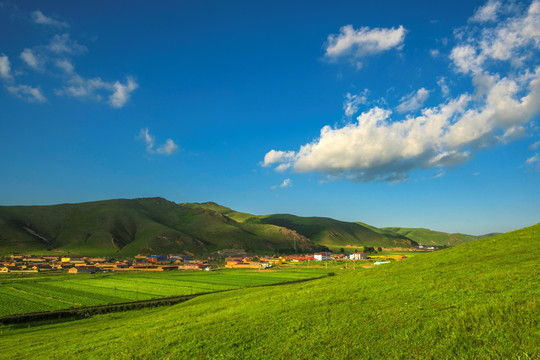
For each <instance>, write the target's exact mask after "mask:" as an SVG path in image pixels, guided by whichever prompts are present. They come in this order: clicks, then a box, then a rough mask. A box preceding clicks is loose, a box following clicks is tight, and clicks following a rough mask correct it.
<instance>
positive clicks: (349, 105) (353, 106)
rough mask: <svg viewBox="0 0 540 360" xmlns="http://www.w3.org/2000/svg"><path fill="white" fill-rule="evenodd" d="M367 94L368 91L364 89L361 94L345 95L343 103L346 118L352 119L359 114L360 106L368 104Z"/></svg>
mask: <svg viewBox="0 0 540 360" xmlns="http://www.w3.org/2000/svg"><path fill="white" fill-rule="evenodd" d="M367 93H368V90H367V89H364V91H362V92H361V93H360V94H351V93H347V94H346V95H345V102H344V103H343V111H345V116H347V117H351V116H353V115H354V114H356V113H357V112H358V109H359V107H360V105H361V104H365V103H366V102H367Z"/></svg>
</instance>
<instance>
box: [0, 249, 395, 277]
mask: <svg viewBox="0 0 540 360" xmlns="http://www.w3.org/2000/svg"><path fill="white" fill-rule="evenodd" d="M387 258H392V260H402V259H404V258H405V256H397V257H387ZM368 259H369V257H368V256H367V254H366V253H363V252H354V253H352V254H349V255H345V254H332V253H330V252H319V253H315V254H310V255H301V256H299V255H289V256H280V257H270V256H259V257H253V256H247V254H246V255H243V256H228V257H226V258H225V267H226V268H235V269H259V270H260V269H267V268H271V267H274V266H278V265H280V264H283V263H287V262H288V263H301V262H306V261H330V260H354V261H358V260H368ZM213 260H215V259H214V258H212V257H210V258H208V259H206V260H198V259H193V258H189V257H185V256H183V255H142V254H139V255H137V256H135V257H134V258H133V259H132V260H117V259H114V258H110V257H86V256H85V257H71V256H55V255H44V256H25V255H11V256H9V257H5V258H0V273H24V272H41V271H67V272H69V273H75V274H76V273H94V272H103V271H167V270H207V271H208V270H211V268H212V267H215V266H219V265H222V264H223V263H222V262H217V265H216V263H214V265H210V264H209V261H213Z"/></svg>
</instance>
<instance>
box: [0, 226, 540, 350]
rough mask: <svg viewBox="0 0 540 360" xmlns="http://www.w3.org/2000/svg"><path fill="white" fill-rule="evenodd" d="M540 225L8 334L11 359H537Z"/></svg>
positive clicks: (0, 341)
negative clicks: (310, 277)
mask: <svg viewBox="0 0 540 360" xmlns="http://www.w3.org/2000/svg"><path fill="white" fill-rule="evenodd" d="M539 245H540V225H536V226H534V227H531V228H527V229H523V230H520V231H516V232H512V233H508V234H504V235H501V236H497V237H494V238H488V239H482V240H478V241H476V242H473V243H469V244H465V245H460V246H458V247H455V248H450V249H445V250H441V251H437V252H433V253H428V254H424V255H422V256H416V257H414V258H411V259H407V260H405V261H399V262H398V261H396V262H392V263H390V264H386V265H381V266H377V267H374V268H372V269H362V270H358V271H350V270H349V271H345V270H343V271H340V272H336V276H330V277H325V278H322V279H318V280H314V281H310V282H305V283H298V284H291V285H283V286H275V287H258V288H244V289H238V290H233V291H229V292H222V293H216V294H210V295H204V296H201V297H198V298H195V299H192V300H189V301H186V302H184V303H181V304H177V305H174V306H171V307H159V308H154V309H142V310H139V311H127V312H123V313H113V314H107V315H96V316H93V317H91V318H88V319H83V320H77V321H71V322H63V323H52V324H51V323H49V324H29V325H28V326H27V325H21V326H2V327H0V333H1V335H0V348H2V349H3V351H2V356H3V357H5V358H9V359H13V358H36V357H39V358H44V359H45V358H70V359H78V358H80V359H148V358H156V359H167V358H171V359H174V358H194V359H206V358H210V359H239V358H245V359H248V358H249V359H253V358H257V359H516V360H517V359H538V358H540V345H539V344H540V261H538V259H539V257H540V246H539Z"/></svg>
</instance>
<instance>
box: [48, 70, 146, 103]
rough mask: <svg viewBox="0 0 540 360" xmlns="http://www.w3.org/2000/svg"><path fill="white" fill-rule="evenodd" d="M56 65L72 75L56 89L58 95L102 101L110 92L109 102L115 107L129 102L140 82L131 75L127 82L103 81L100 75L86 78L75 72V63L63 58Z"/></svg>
mask: <svg viewBox="0 0 540 360" xmlns="http://www.w3.org/2000/svg"><path fill="white" fill-rule="evenodd" d="M56 65H57V66H58V67H59V68H61V69H63V70H64V71H65V72H66V74H68V75H70V78H69V79H68V80H67V81H66V85H64V87H63V88H62V89H57V90H56V95H59V96H61V95H67V96H72V97H76V98H79V99H81V100H84V99H87V98H88V99H93V100H95V101H101V100H102V99H103V96H104V95H106V93H109V95H108V104H109V105H110V106H112V107H113V108H121V107H123V106H124V105H125V104H126V103H127V101H128V100H129V98H130V96H131V93H132V92H133V91H134V90H135V89H137V88H138V84H137V83H136V82H135V80H133V78H131V77H128V78H127V80H126V82H125V84H122V83H120V82H119V81H116V82H114V83H113V82H107V81H103V80H102V79H101V78H99V77H96V78H92V79H86V78H83V77H82V76H80V75H78V74H77V73H75V72H74V71H73V70H74V69H73V65H72V64H71V63H70V62H68V61H65V60H61V61H59V62H57V64H56Z"/></svg>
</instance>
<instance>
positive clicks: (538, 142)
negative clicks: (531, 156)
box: [529, 141, 540, 150]
mask: <svg viewBox="0 0 540 360" xmlns="http://www.w3.org/2000/svg"><path fill="white" fill-rule="evenodd" d="M539 146H540V141H537V142H535V143H533V144H531V145H530V146H529V150H536V149H537V148H538V147H539Z"/></svg>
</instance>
